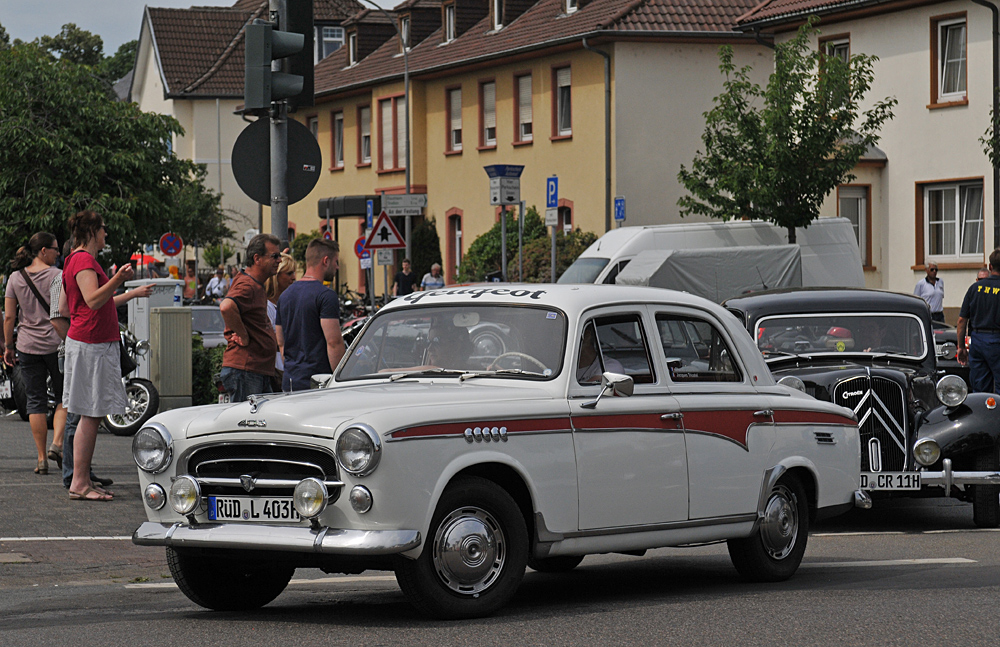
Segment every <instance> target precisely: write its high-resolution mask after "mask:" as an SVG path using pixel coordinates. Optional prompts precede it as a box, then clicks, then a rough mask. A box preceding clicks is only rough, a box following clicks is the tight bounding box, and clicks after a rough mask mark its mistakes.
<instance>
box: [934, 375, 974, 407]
mask: <svg viewBox="0 0 1000 647" xmlns="http://www.w3.org/2000/svg"><path fill="white" fill-rule="evenodd" d="M934 393H935V394H937V398H938V400H940V401H941V404H943V405H944V406H946V407H957V406H958V405H960V404H962V403H963V402H965V398H966V397H967V396H968V395H969V385H967V384H966V383H965V380H963V379H962V378H960V377H959V376H957V375H945V376H944V377H942V378H941V379H940V380H938V383H937V386H936V387H935V388H934Z"/></svg>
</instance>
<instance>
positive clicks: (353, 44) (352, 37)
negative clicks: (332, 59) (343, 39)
mask: <svg viewBox="0 0 1000 647" xmlns="http://www.w3.org/2000/svg"><path fill="white" fill-rule="evenodd" d="M347 64H348V65H357V64H358V32H356V31H352V32H351V33H350V34H348V35H347Z"/></svg>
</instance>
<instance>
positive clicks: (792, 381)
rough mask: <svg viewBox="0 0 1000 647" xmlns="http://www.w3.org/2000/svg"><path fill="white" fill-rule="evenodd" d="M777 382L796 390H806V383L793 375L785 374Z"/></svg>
mask: <svg viewBox="0 0 1000 647" xmlns="http://www.w3.org/2000/svg"><path fill="white" fill-rule="evenodd" d="M778 384H784V385H785V386H790V387H792V388H793V389H795V390H796V391H802V392H803V393H805V392H806V383H805V382H803V381H802V380H801V379H799V378H797V377H795V376H794V375H786V376H785V377H783V378H781V379H780V380H778Z"/></svg>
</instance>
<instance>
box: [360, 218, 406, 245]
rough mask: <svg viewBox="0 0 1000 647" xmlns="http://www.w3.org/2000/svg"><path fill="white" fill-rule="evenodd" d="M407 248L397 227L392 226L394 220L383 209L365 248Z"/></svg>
mask: <svg viewBox="0 0 1000 647" xmlns="http://www.w3.org/2000/svg"><path fill="white" fill-rule="evenodd" d="M405 247H406V242H405V241H404V240H403V237H402V236H401V235H400V233H399V230H398V229H396V225H394V224H392V220H390V219H389V215H388V214H386V212H385V210H384V209H383V210H382V213H380V214H379V216H378V220H376V221H375V226H374V227H373V228H372V233H371V235H370V236H368V240H366V241H365V248H367V249H403V248H405Z"/></svg>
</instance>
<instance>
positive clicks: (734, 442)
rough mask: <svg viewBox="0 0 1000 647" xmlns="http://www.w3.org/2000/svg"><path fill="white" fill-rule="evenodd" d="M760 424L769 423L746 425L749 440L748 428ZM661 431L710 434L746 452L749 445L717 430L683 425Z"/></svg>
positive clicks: (759, 424) (748, 449)
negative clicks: (691, 427) (689, 427)
mask: <svg viewBox="0 0 1000 647" xmlns="http://www.w3.org/2000/svg"><path fill="white" fill-rule="evenodd" d="M762 424H765V425H769V424H770V423H766V422H765V423H760V422H753V423H750V424H749V425H748V426H747V439H748V440H749V436H750V430H751V429H752V428H754V427H759V426H761V425H762ZM662 431H683V432H684V433H686V434H698V435H699V436H711V437H712V438H718V439H719V440H725V441H727V442H730V443H733V444H734V445H736V446H737V447H739V448H740V449H742V450H744V451H746V452H749V451H750V447H749V446H747V445H744V444H743V443H741V442H740V441H738V440H736V439H735V438H730V437H729V436H723V435H722V434H720V433H718V432H717V431H702V430H700V429H688V428H687V427H685V428H684V429H683V430H681V429H664V430H662Z"/></svg>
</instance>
